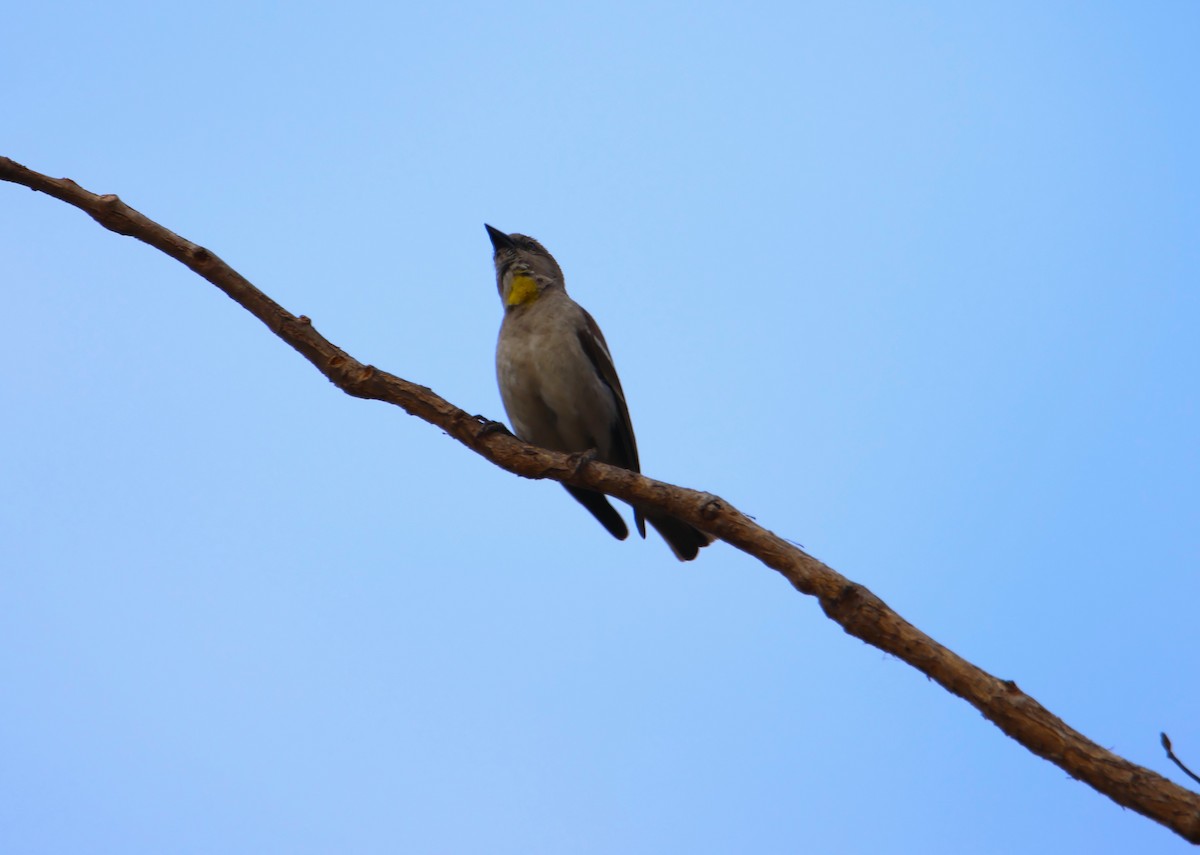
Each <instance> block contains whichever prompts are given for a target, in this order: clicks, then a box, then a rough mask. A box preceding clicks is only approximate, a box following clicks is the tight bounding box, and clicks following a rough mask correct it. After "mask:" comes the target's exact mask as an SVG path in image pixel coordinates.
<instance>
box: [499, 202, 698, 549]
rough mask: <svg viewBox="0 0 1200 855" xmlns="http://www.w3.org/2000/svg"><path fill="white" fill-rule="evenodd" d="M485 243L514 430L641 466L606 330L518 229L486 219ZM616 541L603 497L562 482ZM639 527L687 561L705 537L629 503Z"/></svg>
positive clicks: (613, 515) (613, 513)
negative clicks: (500, 315)
mask: <svg viewBox="0 0 1200 855" xmlns="http://www.w3.org/2000/svg"><path fill="white" fill-rule="evenodd" d="M484 227H485V228H486V229H487V233H488V236H489V237H490V238H491V241H492V250H493V255H492V260H493V262H494V263H495V267H496V288H497V290H498V291H499V292H500V300H501V303H502V304H503V306H504V320H503V322H502V323H501V324H500V336H499V339H498V341H497V343H496V380H497V382H498V384H499V386H500V397H501V399H502V400H503V402H504V409H505V411H506V412H507V413H508V419H509V421H510V422H511V423H512V427H513V432H514V433H515V434H516V435H517V436H518V437H519V438H520V439H523V440H525V441H526V442H528V443H531V444H533V445H538V446H541V447H542V448H547V449H550V450H551V451H562V452H567V453H572V454H573V453H586V452H592V453H594V456H595V459H597V460H600V461H601V462H603V463H609V464H612V465H613V466H620V467H622V468H624V469H629V470H631V471H633V472H640V471H641V467H640V463H639V461H638V450H637V441H636V440H635V439H634V436H633V425H632V423H631V422H630V420H629V408H628V406H627V405H626V403H625V393H624V392H623V391H622V389H621V381H620V379H619V378H618V377H617V371H616V368H614V367H613V360H612V356H611V354H610V353H609V350H608V344H607V343H606V342H605V340H604V334H603V333H601V332H600V327H599V326H597V325H596V321H595V320H593V318H592V316H591V315H589V314H588V313H587V311H586V310H585V309H584V308H583V307H582V306H580V305H579V304H578V303H576V302H575V301H574V300H572V299H571V298H570V297H569V296H568V295H567V289H566V285H565V283H564V279H563V272H562V268H561V267H559V266H558V262H557V261H555V260H554V256H552V255H551V254H550V253H549V252H548V251H547V250H546V248H545V247H544V246H542V245H541V244H540V243H538V242H537V241H536V240H534V239H533V238H531V237H529V236H527V235H523V234H505V233H504V232H502V231H500V230H499V229H496V228H493V227H492V226H489V225H487V224H486V223H485V224H484ZM563 486H564V487H566V490H567V492H568V493H570V494H571V495H572V496H573V497H574V498H575V499H576V500H577V501H578V502H579V503H580V504H582V505H583V506H584V507H585V508H587V509H588V510H589V511H590V512H591V514H592V516H594V517H595V518H596V519H597V520H599V522H600V524H601V525H602V526H604V528H605V529H607V530H608V532H609V534H611V535H612V536H613V537H615V538H617V540H625V538H627V537H628V536H629V528H628V526H627V525H626V523H625V520H624V518H623V517H622V516H621V514H620V513H618V512H617V509H616V508H614V507H613V506H612V504H610V503H609V501H608V497H607V496H605V495H604V494H603V493H598V492H596V491H594V490H587V489H584V488H582V487H572V486H569V485H566V484H564V485H563ZM633 518H634V522H635V524H636V525H637V530H638V534H640V535H641V536H642V537H643V538H644V537H645V536H646V523H647V522H649V523H650V525H652V526H653V527H654V528H655V529H657V530H658V533H659V534H661V535H662V537H663V539H664V540H665V541H666V542H667V545H668V546H670V547H671V551H672V552H674V553H675V556H676V557H677V558H678V559H679V560H680V561H691V560H692V559H694V558H695V557H696V555H697V554H698V553H699V551H700V549H701V548H702V547H704V546H707V545H708V544H710V543H711V542H712V540H713V538H712V537H711V536H710V535H708V534H705V533H704V532H702V531H700V530H699V529H697V528H695V527H694V526H692V525H690V524H688V523H686V522H684V521H683V520H680V519H676V518H675V517H672V516H668V515H666V514H660V513H657V512H649V511H646V512H643V511H642V510H640V509H638V508H636V507H635V508H634V509H633Z"/></svg>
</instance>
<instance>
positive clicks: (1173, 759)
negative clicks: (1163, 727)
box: [1159, 733, 1200, 784]
mask: <svg viewBox="0 0 1200 855" xmlns="http://www.w3.org/2000/svg"><path fill="white" fill-rule="evenodd" d="M1159 736H1160V737H1162V747H1163V748H1165V749H1167V756H1168V757H1170V758H1171V762H1172V763H1174V764H1175V765H1176V766H1178V767H1179V768H1180V769H1182V770H1183V773H1184V774H1185V775H1187V776H1188V777H1189V778H1191V779H1192V780H1193V781H1195V782H1196V783H1197V784H1200V778H1198V777H1196V773H1195V772H1193V771H1192V770H1191V769H1189V768H1188V767H1187V766H1184V765H1183V761H1182V760H1180V759H1179V758H1178V757H1176V756H1175V752H1174V751H1172V750H1171V740H1170V739H1168V738H1167V735H1166V734H1165V733H1160V734H1159Z"/></svg>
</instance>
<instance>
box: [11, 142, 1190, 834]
mask: <svg viewBox="0 0 1200 855" xmlns="http://www.w3.org/2000/svg"><path fill="white" fill-rule="evenodd" d="M0 179H3V180H5V181H10V182H12V183H14V184H21V185H24V186H26V187H29V188H30V189H32V190H38V191H41V192H43V193H46V194H48V195H50V196H54V197H55V198H57V199H61V200H62V201H64V202H66V203H68V204H70V205H74V206H75V207H77V208H79V209H80V210H82V211H84V212H85V213H87V214H89V215H90V216H91V217H92V218H94V219H95V220H96V221H97V222H98V223H100V225H102V226H104V227H105V228H106V229H109V230H111V231H114V232H117V233H118V234H123V235H129V236H131V237H135V238H137V239H138V240H140V241H143V242H145V243H148V244H150V245H151V246H153V247H155V248H156V249H159V250H161V251H162V252H164V253H166V254H167V255H169V256H171V257H172V258H174V259H176V260H177V261H179V262H180V263H182V264H184V265H186V266H187V267H189V268H191V269H192V270H193V271H195V272H196V273H197V274H199V275H200V276H203V277H204V278H205V279H207V280H208V281H209V282H211V283H212V284H213V285H216V286H217V287H218V288H220V289H221V290H222V291H224V292H225V293H226V294H228V295H229V296H230V297H231V298H233V299H234V300H235V301H236V302H237V303H238V304H240V305H241V306H242V307H243V308H245V309H246V310H247V311H249V312H250V313H251V314H253V315H254V316H255V317H256V318H258V319H259V320H261V321H262V322H263V323H264V324H266V325H267V327H268V328H269V329H270V330H271V331H272V332H273V333H275V334H276V335H277V336H279V337H280V338H281V339H283V340H284V341H285V342H287V343H288V344H290V345H291V346H292V347H293V348H295V349H296V350H297V351H299V352H300V354H301V355H302V356H304V358H305V359H307V360H308V361H309V362H311V363H312V364H313V365H314V366H316V368H317V370H318V371H320V372H321V373H322V374H324V375H325V376H326V377H327V378H329V380H330V381H331V382H333V383H334V384H335V385H336V386H337V387H338V388H339V389H341V390H342V391H344V392H346V393H347V394H349V395H353V396H355V397H358V398H370V399H375V400H379V401H386V402H388V403H391V404H395V405H396V406H398V407H400V408H402V409H403V410H404V411H405V412H407V413H409V414H410V415H414V416H417V417H418V418H420V419H423V420H424V421H427V422H429V423H430V424H433V425H436V426H437V427H440V428H441V429H442V430H444V431H446V432H447V433H448V434H450V436H452V437H454V438H455V439H457V440H458V441H459V442H461V443H462V444H463V445H465V446H467V447H468V448H470V449H471V450H472V451H475V452H476V453H478V454H479V455H481V456H482V457H484V458H486V459H487V460H489V461H491V462H492V463H495V464H496V465H497V466H500V467H502V468H504V469H506V470H508V471H509V472H512V473H514V474H517V475H520V476H522V477H525V478H549V479H551V480H554V481H560V482H562V483H564V484H571V485H573V486H576V487H588V488H590V489H593V490H600V491H601V492H604V493H607V494H609V495H610V496H615V497H616V498H618V499H623V500H625V501H628V502H631V503H633V504H635V505H638V506H640V507H642V508H645V509H654V510H656V511H661V512H664V513H668V514H670V515H672V516H675V517H679V518H680V519H683V520H686V521H687V522H689V523H691V524H692V525H694V526H696V527H697V528H699V529H702V530H703V531H706V532H709V533H710V534H713V535H715V536H716V537H719V538H720V539H721V540H724V541H725V542H726V543H729V544H731V545H732V546H735V547H737V548H738V549H740V550H742V551H743V552H745V553H747V554H749V555H752V556H754V557H755V558H757V559H759V560H760V561H761V562H762V563H763V564H765V565H767V566H768V567H770V568H772V569H774V570H776V571H778V572H779V573H780V574H781V575H782V576H783V577H784V578H785V579H787V580H788V582H790V583H791V584H792V586H793V587H795V588H796V590H798V591H800V592H801V593H804V594H808V595H810V596H813V597H816V598H817V599H818V600H819V601H820V603H821V608H822V609H823V610H824V611H825V613H826V614H827V615H828V616H829V617H830V618H832V619H833V620H835V621H837V623H839V624H840V625H841V626H842V628H843V629H845V631H846V632H847V633H849V634H850V635H853V636H855V637H856V638H860V639H862V640H863V641H865V642H867V643H868V644H872V645H874V646H875V647H878V648H879V649H880V650H883V651H885V652H887V653H890V654H892V655H893V656H896V657H897V658H899V659H902V660H903V661H905V662H907V663H908V664H909V665H911V666H913V667H914V668H916V669H917V670H918V671H920V672H921V673H923V674H925V675H927V676H928V677H930V678H931V679H933V680H936V681H937V682H938V683H940V684H941V685H942V686H943V687H944V688H945V689H946V690H948V691H950V692H952V693H954V694H955V695H958V696H959V697H961V698H963V699H964V700H965V701H967V702H968V703H969V704H971V705H972V706H974V707H975V708H976V709H978V710H979V711H980V712H981V713H983V715H984V717H985V718H987V719H988V720H989V721H991V722H992V723H993V724H995V725H996V726H997V727H999V728H1000V729H1001V730H1002V731H1004V733H1006V734H1008V735H1009V736H1010V737H1012V738H1013V739H1015V740H1016V741H1017V742H1019V743H1021V744H1022V745H1024V746H1025V747H1026V748H1028V749H1029V750H1030V751H1032V752H1033V753H1034V754H1037V755H1038V756H1039V757H1044V758H1045V759H1047V760H1049V761H1050V762H1051V763H1054V764H1055V765H1057V766H1059V767H1060V768H1062V769H1063V770H1064V771H1066V772H1067V774H1069V775H1071V776H1072V777H1074V778H1078V779H1079V780H1081V781H1083V782H1085V783H1087V784H1088V785H1089V786H1091V787H1093V788H1094V789H1096V790H1097V791H1098V792H1101V793H1103V794H1104V795H1106V796H1108V797H1109V798H1110V799H1112V800H1113V801H1115V802H1116V803H1117V804H1120V805H1123V806H1125V807H1128V808H1131V809H1132V810H1135V811H1137V812H1138V813H1140V814H1143V815H1144V816H1147V817H1149V818H1150V819H1153V820H1155V821H1156V822H1159V823H1161V824H1162V825H1164V826H1166V827H1167V828H1169V829H1171V830H1172V831H1174V832H1175V833H1176V834H1178V835H1180V836H1181V837H1183V838H1184V839H1185V840H1188V841H1190V842H1191V843H1200V796H1198V795H1197V794H1195V793H1192V792H1190V791H1189V790H1187V789H1184V788H1183V787H1181V786H1179V785H1178V784H1175V783H1174V782H1172V781H1170V780H1168V779H1166V778H1164V777H1163V776H1161V775H1159V774H1158V773H1156V772H1153V771H1151V770H1150V769H1146V768H1144V767H1142V766H1138V765H1137V764H1135V763H1131V762H1130V761H1128V760H1125V759H1124V758H1122V757H1119V756H1118V755H1116V754H1114V753H1113V752H1111V751H1108V750H1106V749H1104V748H1102V747H1100V746H1099V745H1097V744H1096V743H1094V742H1092V741H1091V740H1089V739H1087V738H1086V737H1084V736H1083V735H1082V734H1081V733H1079V732H1078V731H1076V730H1074V729H1073V728H1071V727H1069V726H1068V725H1067V724H1065V723H1064V722H1063V721H1062V720H1060V719H1059V718H1058V717H1056V716H1054V715H1053V714H1052V713H1050V712H1049V711H1048V710H1047V709H1045V708H1044V707H1043V706H1042V705H1041V704H1039V703H1038V702H1037V701H1036V700H1034V699H1033V698H1031V697H1030V696H1029V695H1027V694H1025V693H1024V692H1022V691H1021V690H1020V689H1019V688H1017V684H1016V683H1015V682H1013V681H1011V680H1000V679H998V678H997V677H994V676H992V675H991V674H989V673H987V672H986V671H984V670H983V669H981V668H978V667H977V666H975V665H972V664H971V663H970V662H968V661H966V660H965V659H963V658H962V657H960V656H958V655H957V654H956V653H954V652H953V651H951V650H949V649H947V648H945V647H943V646H942V645H941V644H938V643H937V642H936V641H934V640H933V639H932V638H930V637H929V636H928V635H926V634H925V633H923V632H921V631H920V630H918V629H917V628H916V627H914V626H912V625H911V624H910V623H908V622H907V621H906V620H904V619H903V618H902V617H900V616H899V615H898V614H896V613H895V612H894V611H892V609H890V608H889V607H888V606H887V604H886V603H884V602H883V601H882V600H881V599H879V597H877V596H875V594H873V593H871V591H869V590H867V589H866V588H865V587H863V586H862V585H858V584H856V583H854V582H851V581H849V580H848V579H846V578H844V577H843V576H841V575H840V574H838V573H837V572H836V571H834V570H833V569H831V568H830V567H827V566H826V565H825V564H823V563H821V562H820V561H818V560H817V559H815V558H813V557H812V556H811V555H808V554H807V553H805V552H804V551H803V550H801V549H799V548H797V547H796V546H794V545H793V544H791V543H789V542H788V541H786V540H784V539H783V538H781V537H779V536H778V535H776V534H774V533H772V532H770V531H767V530H766V529H764V528H762V527H761V526H759V525H757V524H756V523H754V522H753V521H752V520H750V519H749V518H748V517H747V516H746V515H745V514H742V513H741V512H740V511H738V510H737V509H736V508H734V507H732V506H731V505H730V504H728V503H727V502H725V501H724V500H723V499H721V498H719V497H717V496H714V495H711V494H709V493H702V492H698V491H696V490H688V489H685V488H682V487H676V486H674V485H671V484H666V483H663V482H661V481H655V480H652V479H650V478H646V477H644V476H641V475H638V474H635V473H633V472H629V471H626V470H624V469H619V468H616V467H614V466H608V465H606V464H603V463H599V462H596V461H590V460H586V459H585V458H582V457H581V456H579V455H567V454H560V453H556V452H551V451H546V450H544V449H541V448H537V447H535V446H532V445H528V444H526V443H524V442H521V441H520V440H518V439H517V438H515V437H513V436H512V435H510V434H507V433H505V432H503V431H497V430H494V429H492V426H493V423H490V422H488V421H486V420H484V419H482V418H481V417H479V416H472V415H470V414H468V413H467V412H465V411H464V410H460V409H459V408H458V407H455V406H454V405H453V404H451V403H449V402H448V401H445V400H443V399H442V398H440V397H439V396H438V395H436V394H434V392H433V391H431V390H430V389H427V388H425V387H424V386H418V385H416V384H415V383H410V382H409V381H407V380H403V379H401V378H399V377H396V376H394V375H392V374H388V373H387V372H385V371H380V370H378V369H376V368H375V367H374V366H371V365H364V364H363V363H361V362H359V361H358V360H356V359H354V358H353V357H351V356H350V355H349V354H347V353H346V352H345V351H343V350H341V349H340V348H338V347H336V346H335V345H333V344H332V343H330V342H329V341H328V340H326V339H325V338H324V337H322V336H321V334H320V333H318V332H317V331H316V329H315V328H314V327H313V326H312V323H311V322H310V321H309V319H308V318H306V317H304V316H299V317H297V316H295V315H292V314H290V313H289V312H287V311H285V310H284V309H283V308H282V307H281V306H279V305H278V304H277V303H275V302H274V301H273V300H271V299H270V298H269V297H268V296H267V295H266V294H264V293H263V292H261V291H259V290H258V289H257V288H255V287H254V286H253V285H252V284H250V282H248V281H247V280H246V279H245V278H244V277H242V276H241V275H240V274H238V273H237V271H235V270H233V269H232V268H231V267H229V265H227V264H226V263H225V262H223V261H222V260H221V259H220V258H218V257H217V256H215V255H214V254H213V253H211V252H209V251H208V250H207V249H205V248H204V247H201V246H197V245H196V244H194V243H192V242H191V241H188V240H186V239H184V238H182V237H180V236H179V235H177V234H175V233H174V232H171V231H169V230H168V229H165V228H163V227H162V226H160V225H159V224H158V223H156V222H154V221H153V220H150V219H149V218H147V217H145V216H144V215H142V214H141V213H139V212H138V211H135V210H134V209H133V208H130V207H129V206H128V205H126V204H125V203H124V202H122V201H121V200H120V199H118V198H117V197H116V196H114V195H96V194H94V193H90V192H88V191H87V190H84V189H83V188H81V187H80V186H79V185H77V184H76V183H75V182H74V181H71V180H69V179H65V178H64V179H54V178H50V177H48V176H46V175H42V174H40V173H38V172H34V171H33V170H30V169H27V168H26V167H24V166H21V165H20V164H18V163H15V162H14V161H12V160H9V159H8V158H4V157H0Z"/></svg>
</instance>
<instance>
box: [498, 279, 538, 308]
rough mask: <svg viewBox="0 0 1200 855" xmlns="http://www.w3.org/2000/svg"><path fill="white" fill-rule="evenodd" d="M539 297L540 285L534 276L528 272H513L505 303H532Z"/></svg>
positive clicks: (511, 304)
mask: <svg viewBox="0 0 1200 855" xmlns="http://www.w3.org/2000/svg"><path fill="white" fill-rule="evenodd" d="M537 298H538V286H537V282H536V281H534V278H533V277H532V276H530V275H529V274H527V273H515V274H513V278H512V282H511V283H510V284H509V286H508V299H507V300H505V301H504V302H505V304H506V305H509V306H523V305H525V304H526V303H532V302H533V301H534V300H536V299H537Z"/></svg>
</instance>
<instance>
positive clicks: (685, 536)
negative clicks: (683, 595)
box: [639, 514, 713, 561]
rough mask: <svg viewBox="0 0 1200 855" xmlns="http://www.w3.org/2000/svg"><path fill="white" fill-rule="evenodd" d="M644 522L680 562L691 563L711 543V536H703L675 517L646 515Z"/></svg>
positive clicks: (702, 533) (698, 530)
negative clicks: (660, 537) (652, 528)
mask: <svg viewBox="0 0 1200 855" xmlns="http://www.w3.org/2000/svg"><path fill="white" fill-rule="evenodd" d="M639 516H640V514H639ZM646 522H648V523H650V525H652V526H654V528H655V529H657V530H658V533H659V534H661V535H662V537H663V540H665V541H666V542H667V546H669V547H671V551H672V552H674V553H675V557H676V558H678V559H679V560H680V561H691V560H692V559H693V558H695V557H696V556H697V555H698V554H699V553H700V550H701V549H702V548H704V547H705V546H708V545H709V544H710V543H712V542H713V537H712V536H711V535H708V534H705V533H704V532H702V531H700V529H698V528H693V527H692V526H690V525H688V524H687V523H685V522H684V521H683V520H679V519H675V517H666V516H659V515H657V514H646Z"/></svg>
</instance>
